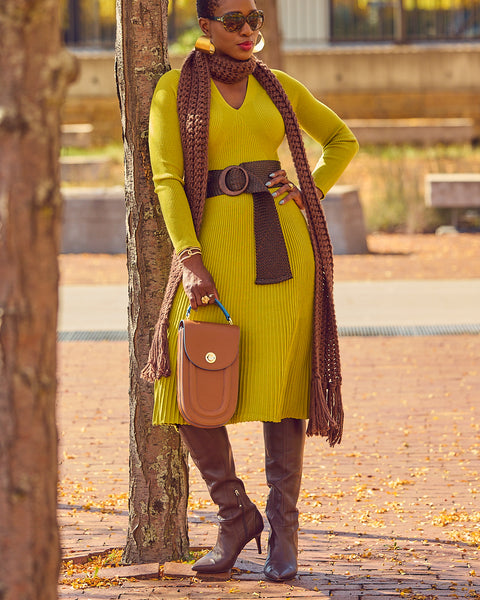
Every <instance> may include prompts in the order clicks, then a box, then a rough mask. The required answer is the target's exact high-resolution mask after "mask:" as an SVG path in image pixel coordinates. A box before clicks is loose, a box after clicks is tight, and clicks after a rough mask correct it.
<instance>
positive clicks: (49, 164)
mask: <svg viewBox="0 0 480 600" xmlns="http://www.w3.org/2000/svg"><path fill="white" fill-rule="evenodd" d="M0 39H1V40H2V48H1V50H0V73H1V78H2V82H1V85H0V156H1V160H0V431H1V434H0V519H1V521H0V557H1V568H0V598H1V599H2V600H19V599H20V598H21V599H22V600H40V599H42V600H53V599H54V598H57V579H58V567H59V560H60V547H59V537H58V528H57V517H56V509H57V506H56V504H57V503H56V500H57V432H56V425H55V395H56V341H57V340H56V338H57V331H56V330H57V307H58V263H57V255H58V252H59V240H60V222H61V198H60V193H59V168H58V154H59V145H60V108H61V104H62V103H63V100H64V96H65V91H66V88H67V85H68V83H69V82H70V81H71V80H72V79H73V75H74V71H75V69H74V64H75V63H74V61H73V59H72V58H71V57H70V56H69V55H68V54H67V53H66V52H65V51H63V50H62V49H61V45H60V24H59V3H58V0H41V1H40V0H37V1H34V0H29V1H26V0H2V2H1V4H0Z"/></svg>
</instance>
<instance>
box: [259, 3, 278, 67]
mask: <svg viewBox="0 0 480 600" xmlns="http://www.w3.org/2000/svg"><path fill="white" fill-rule="evenodd" d="M257 7H258V8H259V9H261V10H263V11H264V12H265V25H264V27H263V29H262V33H263V36H264V38H265V48H264V49H263V50H262V51H261V52H259V53H258V55H257V56H258V58H260V59H261V60H263V61H264V62H265V63H267V65H268V66H269V67H270V68H271V69H280V70H282V69H283V54H282V33H281V31H280V25H279V22H278V7H277V0H257Z"/></svg>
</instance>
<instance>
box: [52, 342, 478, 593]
mask: <svg viewBox="0 0 480 600" xmlns="http://www.w3.org/2000/svg"><path fill="white" fill-rule="evenodd" d="M341 350H342V359H343V372H344V388H343V393H344V400H345V409H346V426H345V437H344V441H343V443H342V444H341V445H340V446H338V447H336V448H334V449H331V448H329V447H328V445H327V444H326V443H325V442H324V441H323V440H321V439H318V438H315V439H309V440H308V441H307V447H306V456H305V469H304V477H303V487H302V493H301V497H300V510H301V514H302V518H301V530H300V556H299V562H300V570H299V576H298V578H297V579H295V580H294V581H293V582H290V583H287V584H273V583H266V582H264V581H263V578H262V573H261V569H262V564H263V560H264V555H263V556H260V557H259V556H258V555H257V554H256V553H255V549H254V544H250V545H249V546H248V548H247V549H245V551H243V552H242V553H241V556H240V560H239V562H238V563H237V567H239V569H240V570H238V571H237V572H236V573H234V575H233V578H232V579H231V580H228V581H213V582H212V581H201V580H192V579H191V578H184V579H175V580H158V581H137V582H125V583H124V584H123V585H122V586H121V587H113V588H107V589H101V588H89V589H85V590H81V589H80V590H78V589H72V588H71V587H70V586H68V585H61V587H60V598H61V599H62V600H73V599H76V598H78V599H83V600H87V599H89V598H90V599H92V600H94V599H102V600H113V599H121V600H127V599H129V600H146V599H149V600H160V599H161V600H171V599H173V598H176V599H186V598H191V599H195V600H200V599H209V600H218V599H222V600H224V599H227V598H228V599H232V598H241V599H242V600H244V599H247V598H267V599H274V598H275V599H278V598H336V599H338V600H340V599H341V600H347V599H348V600H380V599H393V598H407V599H410V600H435V599H439V600H441V599H444V598H461V599H462V598H464V599H471V598H477V599H479V598H480V577H479V576H480V560H479V545H480V508H479V506H480V505H479V500H480V475H479V472H480V464H479V456H480V402H479V399H480V398H479V394H480V392H479V390H480V369H479V356H480V336H435V337H416V338H410V337H392V338H384V337H377V338H359V337H350V338H342V339H341ZM128 419H129V410H128V350H127V344H126V342H75V343H72V342H62V343H60V344H59V437H60V444H61V447H60V458H61V465H60V506H59V519H60V523H61V535H62V546H63V548H64V552H65V553H66V554H75V553H77V554H78V553H80V554H82V553H85V552H88V551H98V550H101V549H105V548H111V547H121V546H123V544H124V541H125V528H126V526H127V519H128V515H127V505H126V500H125V498H126V494H127V489H128V488H127V480H128ZM229 430H230V433H231V439H232V444H233V447H234V451H235V455H236V460H237V467H238V471H239V473H240V475H241V476H242V477H243V479H244V480H245V483H246V486H247V490H248V492H249V494H250V495H251V497H252V499H254V500H255V501H256V502H257V503H258V505H259V507H260V508H261V509H262V508H263V507H264V504H265V497H266V492H267V488H266V485H265V480H264V472H263V456H262V452H261V450H260V451H259V448H260V449H261V448H262V447H263V442H262V439H261V427H260V425H259V424H247V425H245V424H244V425H237V426H232V427H230V428H229ZM191 494H192V496H191V504H190V511H189V525H190V540H191V544H192V545H194V546H197V545H200V546H207V545H210V544H212V543H213V542H214V539H215V528H214V525H213V523H214V520H215V519H214V507H213V506H212V505H211V504H210V503H209V499H208V495H207V493H206V491H205V489H204V485H203V483H202V482H201V481H200V477H199V474H198V472H197V471H196V469H195V468H194V467H192V470H191ZM265 540H266V536H264V544H265Z"/></svg>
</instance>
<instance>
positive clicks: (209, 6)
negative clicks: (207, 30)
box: [197, 0, 221, 19]
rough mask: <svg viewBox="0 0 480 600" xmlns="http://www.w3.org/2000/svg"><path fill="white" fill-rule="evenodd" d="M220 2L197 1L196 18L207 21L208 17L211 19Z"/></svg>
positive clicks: (215, 0) (217, 0) (211, 0)
mask: <svg viewBox="0 0 480 600" xmlns="http://www.w3.org/2000/svg"><path fill="white" fill-rule="evenodd" d="M220 2H221V0H197V16H198V17H199V18H200V17H205V18H206V19H208V18H209V17H213V14H214V12H215V9H216V8H217V6H218V5H219V4H220Z"/></svg>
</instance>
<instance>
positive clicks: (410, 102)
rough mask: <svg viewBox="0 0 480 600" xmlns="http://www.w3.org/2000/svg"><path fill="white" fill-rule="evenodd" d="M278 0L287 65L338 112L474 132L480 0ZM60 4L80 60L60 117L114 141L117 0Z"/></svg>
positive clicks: (477, 126)
mask: <svg viewBox="0 0 480 600" xmlns="http://www.w3.org/2000/svg"><path fill="white" fill-rule="evenodd" d="M175 1H176V2H179V0H175ZM175 1H174V0H170V5H173V6H174V5H175ZM277 3H278V13H279V14H278V16H279V23H280V27H281V34H282V41H283V48H284V60H285V69H286V70H287V71H288V72H289V73H291V74H292V75H294V76H295V77H297V78H298V79H300V80H301V81H303V82H304V83H305V84H306V85H307V86H308V87H309V88H310V89H311V90H312V91H313V93H315V94H316V95H317V97H319V98H320V99H322V100H323V101H325V102H326V103H327V104H328V105H330V106H331V107H332V108H334V110H336V111H337V112H338V113H339V114H340V115H341V116H342V117H344V118H346V119H356V120H358V119H363V120H389V119H390V120H391V119H424V120H425V119H436V120H441V119H457V120H458V119H463V120H464V121H463V126H464V125H465V122H466V121H465V120H470V121H471V123H472V128H473V129H472V131H473V133H472V137H474V138H480V102H478V98H479V97H480V0H277ZM193 4H194V3H193V1H192V5H193ZM63 9H64V38H65V41H66V43H67V45H68V46H69V47H71V48H72V50H73V51H74V52H75V53H76V54H77V56H78V57H79V59H80V62H81V76H80V79H79V80H78V81H77V82H76V83H75V84H74V85H73V86H72V88H71V89H70V94H69V98H68V101H67V105H66V108H65V121H66V122H85V121H88V122H92V123H93V124H94V126H95V131H96V132H97V136H98V139H97V141H106V140H108V139H109V138H111V139H115V138H116V139H120V125H119V120H118V107H117V102H116V94H115V84H114V80H113V46H114V37H115V0H63ZM175 25H176V30H178V31H181V23H178V22H176V23H175ZM266 42H267V43H268V40H266ZM170 58H171V63H172V66H174V67H176V66H179V65H180V64H181V62H182V60H183V57H175V56H171V57H170ZM459 123H460V122H459ZM437 124H438V123H437ZM412 125H413V121H412ZM451 125H452V127H453V126H454V123H453V121H452V122H451ZM459 127H460V125H459ZM458 131H460V128H459V129H458ZM464 131H465V128H464Z"/></svg>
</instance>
